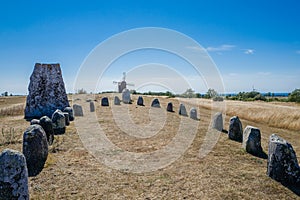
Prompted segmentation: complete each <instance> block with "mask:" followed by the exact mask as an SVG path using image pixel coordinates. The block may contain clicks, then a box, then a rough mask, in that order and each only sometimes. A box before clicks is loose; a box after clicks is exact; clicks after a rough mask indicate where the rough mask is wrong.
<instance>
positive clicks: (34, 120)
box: [30, 119, 40, 125]
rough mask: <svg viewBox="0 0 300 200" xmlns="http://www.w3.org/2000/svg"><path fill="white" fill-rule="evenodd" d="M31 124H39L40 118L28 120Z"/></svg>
mask: <svg viewBox="0 0 300 200" xmlns="http://www.w3.org/2000/svg"><path fill="white" fill-rule="evenodd" d="M33 124H40V120H38V119H32V120H31V121H30V125H33Z"/></svg>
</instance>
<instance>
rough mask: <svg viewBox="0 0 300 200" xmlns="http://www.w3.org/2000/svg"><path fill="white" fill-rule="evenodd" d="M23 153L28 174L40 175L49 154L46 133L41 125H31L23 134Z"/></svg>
mask: <svg viewBox="0 0 300 200" xmlns="http://www.w3.org/2000/svg"><path fill="white" fill-rule="evenodd" d="M23 154H24V156H25V158H26V163H27V169H28V176H36V175H38V174H39V173H40V172H41V171H42V170H43V168H44V164H45V162H46V160H47V156H48V143H47V137H46V133H45V131H44V130H43V128H42V127H41V126H40V125H37V124H35V125H31V126H29V127H28V128H27V129H26V131H25V132H24V135H23Z"/></svg>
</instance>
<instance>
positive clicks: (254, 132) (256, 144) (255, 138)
mask: <svg viewBox="0 0 300 200" xmlns="http://www.w3.org/2000/svg"><path fill="white" fill-rule="evenodd" d="M242 147H243V148H244V149H245V150H246V151H247V152H248V153H250V154H252V155H255V156H260V155H261V154H262V153H263V150H262V147H261V135H260V130H259V129H258V128H256V127H253V126H246V128H245V130H244V133H243V144H242Z"/></svg>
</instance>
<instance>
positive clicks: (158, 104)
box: [151, 99, 160, 108]
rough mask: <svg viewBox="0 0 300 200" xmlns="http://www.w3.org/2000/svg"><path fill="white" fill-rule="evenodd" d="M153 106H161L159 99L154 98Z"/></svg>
mask: <svg viewBox="0 0 300 200" xmlns="http://www.w3.org/2000/svg"><path fill="white" fill-rule="evenodd" d="M151 107H155V108H160V103H159V100H158V99H153V101H152V103H151Z"/></svg>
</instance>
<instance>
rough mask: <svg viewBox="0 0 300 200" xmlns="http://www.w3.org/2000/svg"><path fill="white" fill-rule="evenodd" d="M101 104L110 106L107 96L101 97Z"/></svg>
mask: <svg viewBox="0 0 300 200" xmlns="http://www.w3.org/2000/svg"><path fill="white" fill-rule="evenodd" d="M101 106H109V101H108V98H107V97H103V98H102V99H101Z"/></svg>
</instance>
